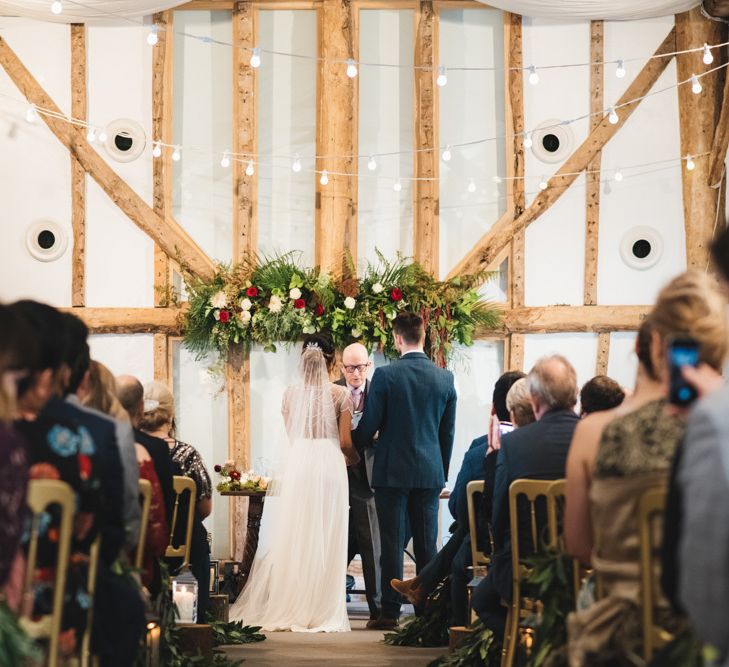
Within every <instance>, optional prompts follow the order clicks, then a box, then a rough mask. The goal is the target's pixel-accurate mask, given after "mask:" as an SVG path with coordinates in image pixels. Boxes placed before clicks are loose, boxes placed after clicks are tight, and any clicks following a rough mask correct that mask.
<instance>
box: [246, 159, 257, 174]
mask: <svg viewBox="0 0 729 667" xmlns="http://www.w3.org/2000/svg"><path fill="white" fill-rule="evenodd" d="M255 171H256V170H255V169H254V168H253V160H249V161H248V166H247V167H246V176H253V174H254V173H255Z"/></svg>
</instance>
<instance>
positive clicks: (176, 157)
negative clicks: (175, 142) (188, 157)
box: [172, 146, 182, 162]
mask: <svg viewBox="0 0 729 667" xmlns="http://www.w3.org/2000/svg"><path fill="white" fill-rule="evenodd" d="M181 157H182V153H181V152H180V147H179V146H175V150H174V151H172V159H173V160H174V161H175V162H179V161H180V158H181Z"/></svg>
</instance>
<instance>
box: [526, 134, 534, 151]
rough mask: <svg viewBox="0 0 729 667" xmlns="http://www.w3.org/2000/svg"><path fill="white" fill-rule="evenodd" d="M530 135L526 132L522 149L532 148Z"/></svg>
mask: <svg viewBox="0 0 729 667" xmlns="http://www.w3.org/2000/svg"><path fill="white" fill-rule="evenodd" d="M532 143H533V142H532V133H531V132H527V133H526V134H525V135H524V148H531V147H532Z"/></svg>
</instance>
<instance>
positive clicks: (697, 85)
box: [691, 74, 703, 95]
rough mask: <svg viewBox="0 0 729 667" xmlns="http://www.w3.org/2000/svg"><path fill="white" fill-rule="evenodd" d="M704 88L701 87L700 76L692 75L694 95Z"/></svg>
mask: <svg viewBox="0 0 729 667" xmlns="http://www.w3.org/2000/svg"><path fill="white" fill-rule="evenodd" d="M702 90H703V88H702V87H701V81H699V77H697V76H696V75H695V74H692V75H691V92H692V93H693V94H694V95H698V94H699V93H700V92H701V91H702Z"/></svg>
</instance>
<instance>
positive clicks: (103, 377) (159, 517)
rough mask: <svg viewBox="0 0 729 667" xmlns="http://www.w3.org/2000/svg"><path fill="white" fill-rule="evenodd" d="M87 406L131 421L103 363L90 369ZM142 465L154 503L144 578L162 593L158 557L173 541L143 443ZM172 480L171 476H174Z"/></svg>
mask: <svg viewBox="0 0 729 667" xmlns="http://www.w3.org/2000/svg"><path fill="white" fill-rule="evenodd" d="M83 404H84V405H85V406H86V407H90V408H94V409H95V410H99V411H101V412H103V413H105V414H107V415H109V416H110V417H113V418H114V419H119V420H121V421H129V415H128V413H127V411H126V410H125V409H124V408H123V407H122V404H121V403H120V402H119V399H118V398H117V397H116V382H115V380H114V376H113V375H112V373H111V371H110V370H109V369H108V368H107V367H106V366H104V365H103V364H101V363H99V362H98V361H93V360H92V361H91V368H90V369H89V392H88V394H87V395H86V396H85V398H84V400H83ZM134 448H135V452H136V455H137V463H138V464H139V478H140V479H146V480H147V481H148V482H149V483H150V484H151V485H152V502H151V505H150V508H149V518H148V520H147V531H146V536H145V549H144V567H143V572H142V581H143V583H144V585H145V586H147V587H150V585H152V584H154V585H153V590H152V593H153V595H156V593H158V592H159V584H160V581H159V566H158V564H157V563H158V559H160V558H161V557H162V556H164V553H165V550H166V549H167V544H168V543H169V537H170V531H169V527H168V524H167V513H166V511H165V504H164V499H163V497H162V488H161V486H160V483H159V479H158V478H157V473H156V471H155V469H154V465H153V463H152V459H151V457H150V456H149V454H148V453H147V450H146V449H145V448H144V447H142V445H139V444H136V443H135V445H134ZM170 481H171V479H170Z"/></svg>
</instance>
